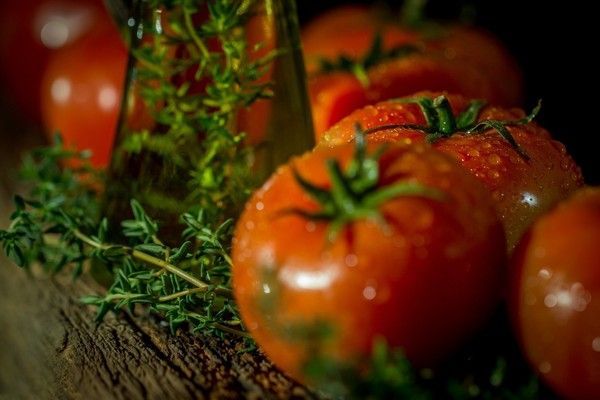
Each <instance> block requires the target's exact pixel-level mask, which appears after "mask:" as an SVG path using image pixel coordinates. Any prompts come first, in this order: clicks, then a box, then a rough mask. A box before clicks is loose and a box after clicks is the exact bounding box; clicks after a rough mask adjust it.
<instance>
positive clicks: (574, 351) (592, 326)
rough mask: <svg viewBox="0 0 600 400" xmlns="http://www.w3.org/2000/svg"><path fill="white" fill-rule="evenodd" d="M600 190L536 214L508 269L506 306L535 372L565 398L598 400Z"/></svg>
mask: <svg viewBox="0 0 600 400" xmlns="http://www.w3.org/2000/svg"><path fill="white" fill-rule="evenodd" d="M599 245H600V188H587V189H582V190H581V191H579V192H577V193H576V194H575V195H573V196H572V197H571V198H570V199H568V200H567V201H565V202H564V203H561V204H560V205H559V206H558V207H557V208H556V209H554V210H553V211H551V212H550V213H548V214H547V215H545V216H543V217H542V218H540V219H539V220H538V221H537V222H536V223H535V224H534V225H533V227H532V228H531V230H530V231H529V232H528V234H527V235H526V236H525V237H524V239H523V240H522V241H521V243H520V244H519V247H518V249H517V251H516V252H515V255H514V257H513V260H512V268H511V279H510V281H511V286H510V288H511V297H510V299H511V311H512V317H513V321H514V325H515V328H516V331H517V334H518V337H519V339H520V342H521V345H522V348H523V351H524V353H525V355H526V356H527V358H528V359H529V361H530V362H531V365H532V367H533V368H534V370H535V371H537V373H538V374H539V375H540V376H541V377H542V378H543V379H544V380H545V381H546V382H547V383H548V384H549V385H550V387H552V388H554V389H555V390H556V391H557V392H558V393H559V394H560V395H561V396H564V397H565V398H567V399H578V400H586V399H589V400H592V399H598V398H600V253H599V252H598V246H599Z"/></svg>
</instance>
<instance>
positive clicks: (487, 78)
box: [302, 6, 522, 137]
mask: <svg viewBox="0 0 600 400" xmlns="http://www.w3.org/2000/svg"><path fill="white" fill-rule="evenodd" d="M378 38H379V39H380V44H379V45H380V48H379V51H377V52H375V53H376V54H379V56H377V55H376V54H373V47H372V46H374V43H375V44H376V43H377V40H378ZM302 41H303V46H304V52H305V59H306V68H307V71H308V74H309V77H310V79H309V92H310V100H311V106H312V112H313V119H314V126H315V131H316V134H317V136H318V137H319V136H320V135H321V134H322V133H323V132H325V131H326V130H327V128H329V127H330V126H332V125H333V124H335V123H336V122H337V121H339V120H340V119H341V118H343V117H344V116H346V115H347V114H348V113H350V112H351V111H353V110H354V109H356V108H359V107H363V106H365V105H367V104H372V103H375V102H377V101H381V100H385V99H389V98H393V97H400V96H406V95H410V94H412V93H415V92H417V91H422V90H434V91H438V90H446V91H449V92H453V93H460V94H463V95H465V96H467V97H472V98H483V99H487V100H489V101H491V102H492V103H494V104H499V105H510V106H512V105H518V104H519V103H520V100H521V96H522V93H521V92H522V83H521V75H520V71H519V69H518V67H517V65H516V62H515V61H514V60H513V58H512V57H511V56H510V54H509V53H508V52H507V51H506V50H505V49H504V47H503V46H502V45H501V44H500V43H498V42H497V41H496V39H495V38H493V37H492V36H491V35H489V34H488V33H487V32H484V31H481V30H478V29H474V28H471V27H467V26H464V25H447V26H442V25H435V26H431V25H430V26H425V27H422V28H415V27H411V26H406V25H400V24H398V23H397V22H396V21H394V20H393V19H392V20H390V19H389V16H384V15H382V14H379V13H377V11H376V10H373V9H369V8H366V7H358V6H346V7H340V8H337V9H334V10H332V11H329V12H328V13H325V14H323V15H322V16H320V17H318V18H317V19H315V20H314V21H313V22H312V23H310V24H309V25H308V26H307V27H305V29H304V30H303V33H302ZM402 49H406V50H411V51H408V52H406V51H405V52H402V51H401V50H402ZM394 51H398V52H399V54H398V56H396V57H386V54H390V52H394ZM365 54H370V56H367V57H368V58H370V59H371V62H368V63H367V65H362V66H361V67H365V68H364V69H365V70H364V71H361V72H362V73H363V74H364V75H365V76H364V77H363V78H362V79H360V78H361V77H360V75H357V74H356V68H355V67H356V65H358V64H360V61H359V60H364V59H365ZM340 58H341V59H343V60H346V62H345V63H342V64H343V65H338V66H337V67H333V68H331V67H330V68H323V67H324V66H327V65H328V64H330V63H331V62H332V61H335V60H339V59H340ZM338 64H339V63H338ZM361 69H362V68H361Z"/></svg>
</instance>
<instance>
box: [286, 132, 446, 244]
mask: <svg viewBox="0 0 600 400" xmlns="http://www.w3.org/2000/svg"><path fill="white" fill-rule="evenodd" d="M355 129H356V134H355V143H356V147H355V152H354V156H353V158H352V160H351V161H350V164H349V165H348V167H347V168H346V170H345V171H344V170H342V167H341V165H340V163H339V161H338V160H335V159H329V160H327V161H326V163H327V164H326V166H327V172H328V174H329V178H330V181H331V187H330V188H323V187H319V186H316V185H314V184H312V183H311V182H309V181H308V180H307V179H305V178H304V177H302V176H301V175H300V173H299V172H298V171H297V170H296V169H295V168H292V172H293V175H294V178H295V180H296V182H297V183H298V185H300V187H301V188H302V189H303V190H304V191H305V192H306V193H307V194H308V195H309V196H310V197H312V198H313V200H315V201H316V202H317V203H318V204H319V206H320V209H319V210H318V211H315V212H312V211H306V210H303V209H291V210H286V213H293V214H297V215H300V216H302V217H304V218H306V219H309V220H315V221H328V222H330V225H329V229H328V234H327V239H328V240H329V242H332V241H334V240H335V238H336V237H337V235H338V233H339V232H340V231H341V230H342V229H343V228H344V227H345V226H346V225H347V224H349V223H351V222H353V221H357V220H362V219H372V220H375V221H379V222H384V221H383V217H382V215H381V214H380V212H379V207H380V206H381V205H382V204H384V203H386V202H387V201H390V200H392V199H394V198H397V197H401V196H418V197H425V198H430V199H434V200H442V199H443V198H444V195H443V194H442V193H441V192H440V191H439V190H437V189H434V188H431V187H428V186H425V185H422V184H420V183H417V182H411V181H408V180H405V181H399V182H396V183H394V184H392V185H388V186H384V187H380V186H378V185H379V177H380V170H379V159H380V157H381V155H382V154H383V152H384V151H385V149H386V146H381V147H379V148H378V149H377V150H376V151H374V152H372V153H370V154H368V153H367V148H366V139H365V133H364V131H363V130H362V128H361V127H360V125H359V124H356V126H355Z"/></svg>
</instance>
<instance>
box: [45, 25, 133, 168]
mask: <svg viewBox="0 0 600 400" xmlns="http://www.w3.org/2000/svg"><path fill="white" fill-rule="evenodd" d="M126 63H127V51H126V49H125V46H124V44H123V43H122V41H121V39H120V37H119V33H118V31H117V29H116V28H115V27H113V26H112V25H107V26H105V27H102V28H98V29H97V30H95V31H94V32H93V33H91V34H90V35H88V36H86V37H85V38H82V39H81V40H79V41H78V42H77V43H75V44H73V45H72V46H69V47H67V48H65V49H62V50H60V51H58V52H57V53H56V54H54V55H53V57H52V58H51V60H50V62H49V63H48V67H47V69H46V71H45V73H44V77H43V83H42V112H43V118H44V125H45V127H46V130H47V132H48V134H50V135H52V134H54V132H56V131H60V132H61V133H62V135H63V137H64V140H65V144H66V145H68V146H74V147H76V148H78V149H80V150H83V149H90V150H92V151H93V157H92V163H93V164H94V165H96V166H98V167H104V166H106V165H107V164H108V161H109V158H110V152H111V148H112V143H113V139H114V135H115V130H116V127H117V120H118V116H119V110H120V107H121V98H122V92H123V85H124V78H125V71H126Z"/></svg>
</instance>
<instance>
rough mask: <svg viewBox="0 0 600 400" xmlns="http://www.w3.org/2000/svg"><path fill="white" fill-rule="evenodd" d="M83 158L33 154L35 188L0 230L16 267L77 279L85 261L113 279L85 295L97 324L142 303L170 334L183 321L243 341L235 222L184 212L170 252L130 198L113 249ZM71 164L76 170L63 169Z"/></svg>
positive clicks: (94, 180) (27, 170) (29, 174)
mask: <svg viewBox="0 0 600 400" xmlns="http://www.w3.org/2000/svg"><path fill="white" fill-rule="evenodd" d="M87 158H88V156H87V154H85V153H75V152H73V151H67V150H64V149H63V148H62V143H61V141H60V140H58V141H57V142H56V143H55V145H54V146H52V147H49V148H45V149H39V150H36V151H35V152H34V153H33V155H32V157H30V158H28V159H27V161H26V163H25V166H24V168H23V180H24V181H25V182H29V183H30V184H31V186H32V190H31V191H30V193H29V196H28V197H27V198H22V197H20V196H17V197H15V207H16V211H15V212H14V213H13V214H12V215H11V220H12V223H11V225H10V227H9V228H8V229H7V230H3V231H0V241H2V243H3V248H4V251H5V252H6V254H7V255H8V256H9V257H10V258H11V259H13V260H14V261H15V262H16V263H17V264H18V265H19V266H21V267H29V266H30V265H31V264H33V263H36V262H37V263H39V264H40V265H41V266H42V267H43V268H44V269H45V270H46V271H48V272H52V273H56V272H59V271H61V270H62V269H63V268H64V267H66V266H69V265H74V266H75V268H74V273H75V274H76V275H78V274H79V273H81V272H82V271H83V270H84V266H85V263H86V262H88V261H90V260H99V261H101V262H102V263H103V264H104V265H105V266H107V268H108V269H109V270H110V271H111V273H112V278H113V283H112V284H111V286H110V287H109V288H108V290H107V292H106V294H104V295H101V296H87V297H85V298H84V299H83V301H84V303H87V304H92V305H95V306H97V307H98V320H99V321H100V320H102V319H103V317H104V316H105V315H106V313H107V312H109V311H119V310H129V311H133V309H134V307H135V305H136V304H144V305H147V307H148V308H149V310H150V311H151V312H154V313H157V314H159V315H161V316H162V317H163V318H164V319H165V320H166V321H167V322H168V323H169V325H170V327H171V329H172V330H175V329H176V328H178V327H179V326H181V325H182V324H184V323H187V324H189V326H190V327H191V328H192V329H193V330H195V331H199V330H201V331H202V332H203V333H209V334H216V335H218V336H222V335H223V333H233V334H237V335H239V336H243V337H246V336H247V334H246V333H245V332H244V331H243V327H242V325H241V321H240V318H239V315H238V311H237V308H236V306H235V303H234V302H233V300H232V295H231V291H230V286H231V282H230V280H231V275H230V267H231V260H230V258H229V255H228V253H229V247H228V246H229V243H230V240H231V235H232V221H231V220H228V221H225V222H224V223H222V224H220V225H218V226H213V225H211V224H210V223H207V221H206V220H205V216H204V214H203V213H202V212H199V213H196V214H190V213H184V214H182V216H181V218H182V222H183V223H184V224H185V226H186V229H185V231H184V233H183V239H182V243H181V244H180V245H179V246H178V247H176V248H171V247H169V246H166V245H164V244H163V243H162V241H161V240H160V239H159V226H158V224H157V223H156V222H155V221H154V220H153V219H152V218H151V217H150V216H148V215H147V214H146V213H145V212H144V209H143V208H142V207H141V206H140V204H139V203H138V202H137V201H135V200H132V201H131V208H132V211H133V216H134V218H133V219H132V220H125V221H123V222H122V224H121V225H122V233H123V235H124V236H125V237H127V238H128V240H129V243H130V244H129V245H122V244H116V243H110V242H109V240H108V239H107V230H108V229H107V228H108V224H107V220H106V219H104V218H103V219H100V218H99V213H98V210H99V207H100V201H99V196H98V195H99V193H98V190H97V188H98V187H101V179H98V178H99V177H98V176H97V175H96V174H95V173H94V171H93V169H92V168H91V167H89V165H88V164H87ZM66 160H68V161H69V162H70V163H72V162H74V161H77V163H78V164H80V165H81V167H79V168H77V169H72V168H62V164H64V162H65V161H66Z"/></svg>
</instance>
